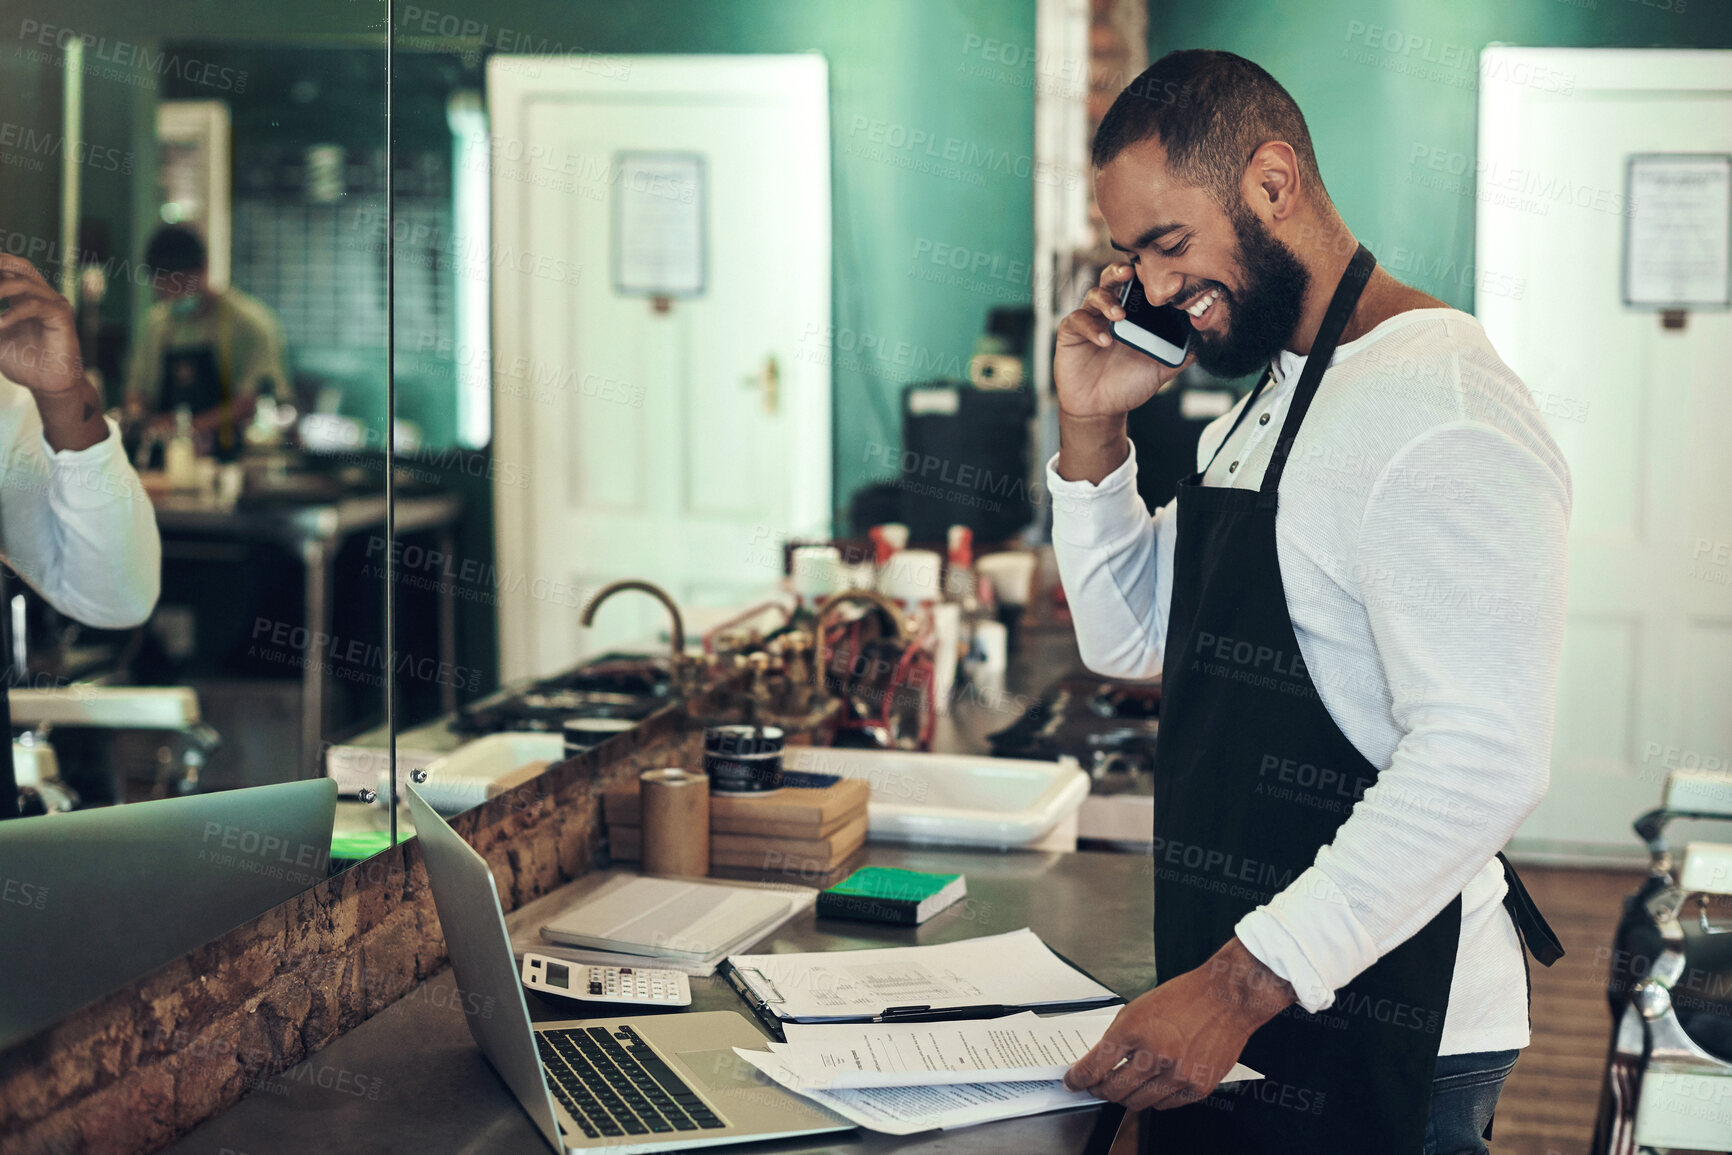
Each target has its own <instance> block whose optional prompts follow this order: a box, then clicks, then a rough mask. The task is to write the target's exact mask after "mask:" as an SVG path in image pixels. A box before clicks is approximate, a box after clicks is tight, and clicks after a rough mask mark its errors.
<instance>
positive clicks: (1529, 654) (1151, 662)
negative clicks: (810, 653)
mask: <svg viewBox="0 0 1732 1155" xmlns="http://www.w3.org/2000/svg"><path fill="white" fill-rule="evenodd" d="M1305 360H1306V359H1305V358H1304V357H1301V356H1299V355H1297V354H1294V353H1292V352H1289V351H1283V352H1282V353H1281V354H1280V356H1279V358H1278V359H1277V361H1276V362H1275V363H1274V364H1273V365H1272V367H1271V368H1272V373H1273V378H1272V380H1271V382H1270V384H1269V385H1268V386H1266V387H1265V388H1264V389H1263V391H1262V394H1261V395H1260V396H1259V397H1258V398H1257V402H1256V408H1255V409H1254V410H1253V411H1252V412H1251V413H1249V414H1247V415H1246V417H1245V420H1244V421H1243V423H1241V424H1240V426H1239V428H1238V429H1237V430H1236V431H1235V432H1234V434H1233V437H1232V438H1231V440H1230V441H1228V442H1227V443H1226V444H1224V445H1223V444H1222V441H1223V438H1225V437H1226V434H1227V431H1228V429H1229V428H1230V427H1231V426H1232V424H1233V421H1234V419H1235V418H1236V417H1237V416H1238V414H1239V411H1240V410H1241V409H1242V408H1243V407H1244V405H1245V403H1246V401H1247V400H1249V398H1246V399H1244V400H1241V401H1240V402H1239V404H1238V405H1236V406H1234V407H1233V409H1232V410H1231V411H1229V412H1228V413H1227V414H1225V415H1224V416H1222V417H1220V418H1219V419H1217V420H1216V421H1214V422H1212V423H1211V424H1210V425H1209V427H1208V428H1207V429H1206V430H1205V431H1204V433H1203V436H1202V440H1201V442H1200V444H1199V446H1198V454H1197V468H1199V469H1201V468H1203V467H1204V464H1205V463H1210V464H1209V465H1208V468H1207V471H1206V472H1205V474H1204V478H1203V480H1204V484H1207V485H1216V486H1233V487H1237V488H1245V489H1255V488H1256V487H1257V486H1258V485H1260V484H1261V482H1262V479H1263V473H1264V470H1265V468H1266V466H1267V465H1268V462H1269V457H1270V452H1271V449H1272V448H1273V446H1274V443H1275V440H1276V438H1277V436H1278V434H1279V431H1280V429H1281V424H1282V422H1283V420H1284V419H1285V417H1286V414H1287V407H1288V403H1289V402H1290V400H1291V398H1292V394H1293V390H1294V387H1295V386H1296V385H1297V383H1298V380H1299V375H1300V373H1301V372H1302V370H1303V369H1304V366H1305ZM1217 447H1219V448H1220V452H1219V453H1218V454H1216V452H1215V450H1216V448H1217ZM1211 457H1212V458H1213V461H1212V462H1211ZM1056 463H1057V458H1056V456H1055V457H1054V458H1053V460H1052V461H1051V462H1049V463H1048V465H1047V484H1048V486H1049V488H1050V491H1051V495H1052V504H1053V543H1054V549H1055V551H1056V553H1057V557H1058V564H1059V573H1060V576H1061V578H1062V580H1063V582H1064V589H1065V593H1066V596H1067V598H1068V600H1069V603H1070V607H1071V612H1072V614H1073V616H1074V618H1075V622H1076V633H1077V642H1078V646H1079V648H1080V650H1081V653H1082V657H1083V661H1084V663H1085V664H1086V665H1088V667H1089V668H1090V669H1093V670H1095V671H1097V672H1099V673H1102V674H1106V675H1108V676H1116V677H1151V676H1153V675H1155V674H1157V673H1159V672H1160V669H1161V663H1162V658H1163V655H1164V647H1165V641H1166V634H1167V615H1168V611H1169V608H1170V606H1171V602H1172V573H1173V565H1172V563H1173V546H1174V542H1175V540H1176V537H1175V533H1176V523H1177V517H1178V510H1177V503H1176V501H1175V502H1169V503H1168V504H1167V505H1165V506H1163V507H1162V508H1161V509H1160V510H1159V511H1158V512H1156V513H1155V514H1154V515H1153V516H1151V515H1150V514H1149V511H1148V509H1147V507H1146V506H1144V504H1143V502H1142V501H1141V499H1140V498H1139V497H1138V496H1137V490H1136V469H1137V462H1136V455H1135V453H1134V451H1133V453H1132V455H1131V457H1130V459H1129V460H1127V461H1126V462H1125V463H1124V464H1123V465H1121V466H1120V467H1119V468H1118V469H1117V470H1115V471H1114V472H1113V473H1112V474H1110V475H1109V476H1107V477H1106V478H1105V479H1103V480H1102V481H1101V483H1100V484H1099V485H1098V486H1097V485H1094V484H1091V483H1089V482H1086V481H1065V480H1064V479H1062V478H1060V477H1059V476H1058V474H1057V472H1056V469H1055V466H1056ZM1569 513H1570V478H1569V471H1568V468H1567V467H1566V465H1565V463H1564V459H1563V455H1562V454H1561V453H1560V452H1559V451H1558V448H1557V446H1556V444H1555V443H1554V442H1553V440H1552V438H1551V436H1550V434H1549V433H1548V432H1547V430H1546V427H1545V424H1544V421H1543V419H1542V415H1541V412H1540V410H1539V407H1538V406H1537V405H1536V403H1535V401H1534V398H1533V396H1532V395H1531V394H1530V392H1529V391H1528V389H1527V388H1526V386H1525V385H1523V384H1522V382H1521V380H1520V379H1519V378H1517V377H1516V375H1515V374H1514V373H1513V372H1512V371H1511V370H1510V369H1509V368H1508V366H1506V365H1504V363H1503V362H1502V361H1501V360H1500V359H1499V358H1498V356H1497V354H1496V352H1495V351H1494V350H1493V349H1492V347H1491V344H1490V342H1489V341H1488V340H1487V339H1486V336H1485V333H1484V331H1483V330H1482V329H1481V328H1480V326H1479V323H1478V322H1477V321H1476V320H1475V319H1474V318H1473V317H1471V316H1469V315H1467V314H1465V313H1461V312H1458V311H1456V310H1453V309H1417V310H1412V311H1409V312H1405V313H1400V314H1397V315H1396V316H1394V317H1391V318H1389V319H1388V320H1386V321H1384V322H1383V323H1382V324H1380V325H1378V326H1377V327H1376V328H1374V329H1373V330H1372V331H1371V332H1369V333H1367V334H1366V335H1365V336H1363V337H1361V338H1359V339H1357V340H1355V341H1351V342H1348V343H1346V344H1343V345H1341V346H1340V347H1338V348H1337V349H1336V351H1335V354H1334V357H1333V358H1332V360H1331V361H1330V368H1329V371H1328V373H1327V374H1326V375H1325V376H1324V378H1323V380H1322V383H1321V386H1320V388H1319V389H1318V392H1317V396H1316V398H1315V399H1314V400H1313V402H1312V405H1311V408H1310V411H1309V412H1308V414H1307V415H1306V417H1305V421H1304V424H1303V425H1302V427H1301V428H1300V431H1299V434H1298V437H1297V439H1296V441H1295V443H1294V447H1293V455H1292V457H1291V459H1290V460H1289V461H1288V464H1287V469H1286V472H1285V473H1284V474H1283V476H1282V480H1281V490H1280V507H1279V512H1278V515H1277V518H1276V552H1277V556H1278V558H1279V562H1280V567H1281V579H1282V582H1283V584H1284V587H1285V589H1286V595H1287V607H1288V612H1289V615H1290V616H1291V618H1292V621H1293V627H1294V632H1295V634H1296V635H1297V637H1298V641H1299V648H1300V652H1301V654H1302V656H1303V658H1304V662H1305V667H1306V669H1307V670H1308V671H1309V672H1310V675H1311V678H1312V680H1313V681H1314V682H1315V683H1316V686H1317V690H1318V693H1319V696H1320V698H1321V700H1322V703H1323V705H1324V707H1325V708H1326V709H1327V710H1328V712H1329V715H1330V717H1331V718H1332V719H1333V720H1334V721H1335V723H1336V725H1337V726H1339V727H1340V728H1341V731H1342V733H1343V734H1344V735H1345V736H1346V737H1347V739H1348V740H1349V741H1350V742H1352V743H1353V745H1354V747H1355V748H1356V749H1358V751H1359V752H1360V753H1361V754H1363V755H1364V756H1365V758H1366V760H1367V761H1369V762H1370V763H1371V765H1372V766H1374V767H1376V768H1377V769H1378V770H1379V774H1378V777H1377V780H1376V783H1375V784H1374V785H1372V786H1371V787H1370V788H1369V789H1366V790H1365V791H1364V793H1363V796H1362V797H1360V798H1359V800H1358V802H1357V803H1356V804H1354V805H1353V808H1352V811H1351V813H1350V815H1349V817H1348V818H1347V820H1346V821H1345V822H1344V823H1343V824H1342V825H1341V828H1340V829H1339V830H1338V831H1337V833H1336V836H1335V839H1334V840H1333V841H1332V842H1331V843H1330V844H1329V845H1327V846H1324V847H1323V848H1322V849H1321V850H1320V851H1319V853H1318V855H1317V858H1316V860H1315V862H1314V864H1313V865H1312V866H1311V867H1310V868H1309V869H1307V870H1306V871H1304V872H1303V873H1301V874H1300V875H1299V876H1298V877H1296V878H1295V879H1294V880H1293V882H1292V883H1291V884H1290V885H1289V886H1287V887H1286V888H1285V889H1283V890H1282V891H1281V892H1280V893H1278V894H1277V895H1276V896H1275V897H1274V898H1273V899H1272V900H1271V901H1270V902H1269V903H1268V904H1266V905H1264V906H1260V907H1258V908H1257V909H1256V910H1254V911H1252V912H1251V913H1249V914H1247V915H1246V916H1245V917H1244V918H1243V919H1242V920H1241V921H1240V922H1239V924H1238V926H1237V928H1236V932H1237V934H1238V937H1239V939H1240V940H1241V941H1242V942H1243V943H1244V944H1245V946H1246V948H1247V949H1249V950H1250V951H1251V953H1252V954H1254V955H1256V956H1257V958H1258V959H1260V960H1261V961H1262V962H1263V963H1264V964H1265V965H1267V966H1268V967H1269V968H1270V969H1271V970H1273V971H1274V972H1275V973H1277V974H1279V975H1280V976H1281V977H1283V978H1285V979H1286V980H1287V981H1288V982H1290V983H1291V984H1292V985H1293V987H1294V989H1295V990H1296V991H1297V992H1298V995H1299V1001H1300V1003H1301V1005H1302V1006H1304V1007H1305V1008H1306V1009H1307V1010H1310V1011H1320V1010H1322V1009H1324V1008H1326V1007H1329V1006H1330V1005H1331V1004H1332V1003H1333V1001H1334V993H1335V991H1336V990H1338V989H1339V988H1341V987H1343V986H1345V985H1346V984H1347V983H1348V982H1349V981H1351V980H1352V979H1353V978H1354V977H1355V976H1356V975H1358V974H1359V973H1360V972H1361V971H1363V970H1365V969H1366V968H1367V967H1369V966H1370V965H1371V964H1372V963H1374V962H1375V961H1377V959H1378V958H1380V957H1381V956H1383V955H1384V954H1386V953H1388V952H1389V951H1390V950H1392V949H1393V948H1395V947H1396V946H1398V945H1399V944H1401V943H1402V942H1404V941H1406V940H1407V939H1408V938H1410V937H1412V936H1413V935H1414V934H1415V933H1417V932H1418V931H1419V929H1420V928H1421V927H1423V926H1424V925H1425V924H1426V923H1427V922H1428V921H1430V920H1431V919H1432V918H1433V917H1434V916H1435V915H1436V914H1437V913H1438V912H1439V911H1440V910H1441V909H1442V908H1443V907H1444V906H1445V905H1447V904H1448V903H1449V901H1450V900H1451V899H1453V898H1454V897H1455V896H1456V895H1457V894H1460V895H1462V928H1461V939H1460V944H1459V948H1458V952H1457V957H1456V969H1455V978H1454V982H1453V985H1452V987H1451V991H1450V999H1449V1006H1448V1010H1447V1012H1446V1014H1445V1016H1444V1023H1443V1037H1442V1040H1441V1048H1440V1053H1441V1054H1446V1055H1449V1054H1467V1053H1472V1052H1478V1051H1500V1050H1509V1049H1514V1048H1518V1047H1523V1046H1526V1045H1527V1042H1528V1016H1527V984H1526V981H1525V975H1524V962H1523V959H1522V956H1521V948H1520V944H1519V941H1518V939H1517V938H1516V934H1515V930H1514V927H1513V926H1512V924H1511V922H1510V919H1509V917H1508V915H1507V914H1506V912H1505V910H1504V907H1503V905H1502V900H1503V896H1504V894H1505V890H1506V887H1505V883H1504V878H1503V868H1502V866H1501V864H1500V863H1499V862H1498V861H1497V859H1496V858H1495V857H1494V856H1495V855H1496V853H1497V851H1499V850H1500V849H1502V847H1503V845H1504V843H1505V842H1506V841H1508V839H1509V837H1510V835H1511V834H1512V833H1513V832H1514V831H1515V829H1516V827H1517V826H1519V825H1520V824H1521V822H1522V820H1523V819H1525V818H1526V817H1527V815H1528V814H1529V813H1530V812H1531V811H1532V810H1533V808H1534V807H1535V806H1536V805H1538V803H1539V801H1540V799H1541V798H1542V797H1543V796H1544V794H1545V791H1546V787H1547V784H1548V781H1549V774H1550V771H1549V766H1550V756H1551V737H1552V723H1553V716H1554V712H1555V706H1556V692H1557V675H1558V656H1559V651H1560V647H1561V643H1562V637H1563V624H1564V597H1565V590H1566V586H1567V560H1568V559H1567V550H1566V541H1565V538H1566V533H1567V529H1568V523H1569ZM1245 724H1246V725H1250V726H1254V725H1256V719H1254V718H1247V719H1246V720H1245ZM1305 773H1306V771H1305V768H1304V767H1287V766H1281V765H1276V766H1274V767H1272V768H1266V769H1265V777H1267V778H1269V779H1270V781H1269V785H1270V786H1271V787H1282V786H1287V787H1292V786H1298V787H1301V788H1311V787H1312V785H1313V784H1310V783H1306V782H1304V781H1302V779H1303V777H1304V774H1305ZM1284 777H1291V778H1294V781H1293V782H1285V781H1283V778H1284ZM1222 804H1223V805H1231V800H1230V799H1225V798H1224V799H1223V800H1222ZM1156 962H1157V966H1158V964H1159V960H1158V959H1157V960H1156ZM1171 977H1172V976H1170V975H1161V976H1160V978H1161V979H1163V980H1165V979H1167V978H1171Z"/></svg>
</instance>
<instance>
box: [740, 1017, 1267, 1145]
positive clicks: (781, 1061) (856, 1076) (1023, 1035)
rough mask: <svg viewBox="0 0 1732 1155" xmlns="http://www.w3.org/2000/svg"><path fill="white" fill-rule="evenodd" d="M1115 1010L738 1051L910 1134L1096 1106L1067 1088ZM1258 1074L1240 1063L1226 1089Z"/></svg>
mask: <svg viewBox="0 0 1732 1155" xmlns="http://www.w3.org/2000/svg"><path fill="white" fill-rule="evenodd" d="M1116 1013H1117V1010H1116V1008H1113V1009H1107V1010H1100V1011H1087V1012H1082V1013H1080V1014H1072V1015H1060V1016H1054V1017H1052V1018H1047V1019H1042V1018H1040V1017H1039V1016H1038V1015H1035V1014H1033V1013H1025V1014H1020V1015H1011V1016H1007V1017H1005V1018H1002V1019H992V1020H968V1021H963V1022H956V1023H898V1024H884V1025H876V1024H873V1025H866V1024H824V1025H811V1026H801V1025H798V1024H796V1025H791V1026H789V1027H788V1028H787V1035H788V1042H786V1043H771V1044H769V1046H770V1048H771V1049H770V1050H769V1051H748V1050H744V1049H739V1048H736V1050H735V1053H736V1054H738V1055H739V1056H740V1057H741V1058H742V1059H745V1060H746V1061H747V1062H749V1063H751V1064H752V1065H753V1066H754V1067H756V1068H758V1069H759V1070H760V1071H762V1072H763V1073H764V1074H765V1075H766V1076H767V1077H768V1078H770V1079H772V1080H774V1081H775V1082H777V1083H779V1084H780V1085H782V1086H784V1087H786V1088H788V1089H789V1090H790V1091H796V1092H798V1093H799V1094H802V1095H805V1096H807V1097H808V1098H810V1099H812V1100H814V1101H815V1102H818V1103H822V1104H823V1105H824V1106H826V1107H829V1108H830V1109H832V1110H834V1111H836V1112H837V1113H838V1114H841V1115H843V1116H845V1117H846V1118H848V1119H849V1120H850V1121H852V1122H854V1123H857V1124H859V1125H860V1126H862V1127H867V1128H870V1129H872V1130H875V1131H884V1132H887V1133H889V1134H893V1135H908V1134H913V1133H914V1132H917V1131H925V1130H931V1129H933V1128H937V1127H962V1126H967V1125H969V1124H973V1123H982V1122H987V1121H989V1120H994V1119H1009V1118H1015V1117H1016V1116H1019V1115H1030V1114H1036V1113H1038V1112H1042V1111H1052V1110H1058V1109H1061V1108H1065V1107H1079V1106H1087V1105H1089V1104H1091V1103H1094V1102H1098V1100H1096V1099H1095V1098H1094V1096H1092V1095H1090V1094H1089V1093H1088V1092H1087V1091H1071V1090H1067V1089H1066V1088H1065V1086H1064V1084H1063V1082H1062V1081H1061V1080H1062V1078H1063V1075H1064V1073H1065V1071H1066V1070H1068V1069H1069V1067H1070V1066H1071V1064H1072V1063H1074V1062H1076V1060H1078V1059H1080V1058H1082V1056H1083V1055H1084V1054H1086V1053H1087V1052H1088V1050H1089V1048H1090V1047H1092V1046H1094V1044H1095V1043H1096V1042H1098V1041H1099V1040H1100V1037H1101V1035H1102V1034H1104V1033H1105V1032H1106V1029H1107V1027H1108V1026H1109V1025H1111V1023H1112V1021H1113V1017H1114V1015H1115V1014H1116ZM1259 1077H1260V1076H1259V1075H1258V1074H1257V1073H1256V1072H1255V1071H1252V1070H1251V1069H1250V1068H1248V1067H1245V1066H1244V1065H1242V1064H1235V1065H1234V1067H1233V1069H1232V1071H1230V1072H1229V1073H1228V1075H1227V1077H1226V1078H1225V1079H1223V1080H1222V1081H1223V1082H1235V1081H1239V1080H1243V1079H1255V1078H1259Z"/></svg>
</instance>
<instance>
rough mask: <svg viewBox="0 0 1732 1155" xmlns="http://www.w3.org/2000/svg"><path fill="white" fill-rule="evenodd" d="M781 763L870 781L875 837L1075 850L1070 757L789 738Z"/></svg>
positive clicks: (1080, 776) (870, 833) (1080, 787)
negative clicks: (836, 746) (825, 744)
mask: <svg viewBox="0 0 1732 1155" xmlns="http://www.w3.org/2000/svg"><path fill="white" fill-rule="evenodd" d="M782 765H783V767H784V768H785V769H788V770H798V771H802V772H805V773H808V774H839V775H841V776H842V777H845V778H864V779H865V780H866V781H867V783H868V784H869V785H870V786H871V788H872V801H871V803H870V809H869V811H868V815H867V821H868V826H867V837H868V838H870V839H871V840H872V841H874V842H912V843H919V844H923V845H928V846H991V847H997V848H999V849H1002V850H1008V849H1011V848H1029V849H1041V850H1074V849H1076V813H1077V808H1078V807H1079V806H1081V805H1082V801H1083V799H1084V798H1087V797H1088V792H1089V780H1088V775H1087V774H1084V773H1083V771H1082V768H1081V767H1080V766H1078V765H1077V763H1076V760H1075V759H1072V758H1065V759H1062V760H1060V761H1058V762H1034V761H1025V760H1022V759H1012V758H989V757H987V756H985V755H971V754H918V753H910V752H906V751H901V750H833V749H828V748H820V747H812V746H790V747H789V748H788V750H787V752H786V753H785V754H784V755H783V757H782Z"/></svg>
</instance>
